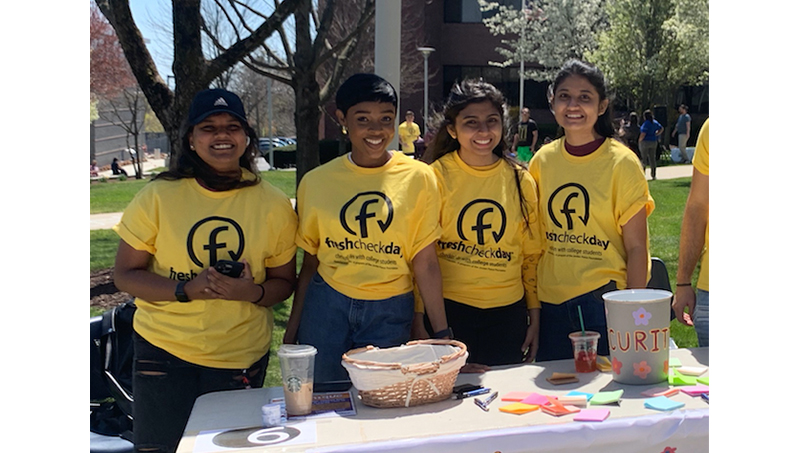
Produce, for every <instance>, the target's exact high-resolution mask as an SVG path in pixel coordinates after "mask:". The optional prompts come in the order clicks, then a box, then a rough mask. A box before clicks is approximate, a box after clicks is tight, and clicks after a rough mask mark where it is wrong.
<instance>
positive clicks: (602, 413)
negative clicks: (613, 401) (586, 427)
mask: <svg viewBox="0 0 800 453" xmlns="http://www.w3.org/2000/svg"><path fill="white" fill-rule="evenodd" d="M609 414H611V410H609V409H581V411H580V412H578V413H577V414H576V415H575V417H574V418H573V420H575V421H577V422H602V421H603V420H605V419H607V418H608V416H609Z"/></svg>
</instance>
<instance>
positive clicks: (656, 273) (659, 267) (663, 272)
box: [647, 257, 675, 321]
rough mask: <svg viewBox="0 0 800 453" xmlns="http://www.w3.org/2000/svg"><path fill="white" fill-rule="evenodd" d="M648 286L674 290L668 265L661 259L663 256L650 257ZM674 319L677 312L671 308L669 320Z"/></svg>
mask: <svg viewBox="0 0 800 453" xmlns="http://www.w3.org/2000/svg"><path fill="white" fill-rule="evenodd" d="M647 287H648V288H650V289H663V290H664V291H669V292H672V285H670V283H669V272H667V265H666V264H664V262H663V261H661V258H657V257H651V258H650V281H649V282H647ZM673 319H675V312H674V311H672V309H670V311H669V320H670V321H672V320H673Z"/></svg>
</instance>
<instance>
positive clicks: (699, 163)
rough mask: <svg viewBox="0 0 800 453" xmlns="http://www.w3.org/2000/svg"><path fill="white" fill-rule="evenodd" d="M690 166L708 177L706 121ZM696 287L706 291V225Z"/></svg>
mask: <svg viewBox="0 0 800 453" xmlns="http://www.w3.org/2000/svg"><path fill="white" fill-rule="evenodd" d="M692 165H694V168H696V169H697V171H699V172H700V173H702V174H704V175H708V120H706V122H705V123H703V127H701V128H700V134H699V135H698V136H697V147H696V148H695V150H694V157H693V158H692ZM697 287H698V288H699V289H702V290H705V291H708V287H709V285H708V223H706V246H705V251H704V252H703V258H702V260H701V261H700V274H699V275H698V276H697Z"/></svg>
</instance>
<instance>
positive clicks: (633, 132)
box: [622, 112, 644, 169]
mask: <svg viewBox="0 0 800 453" xmlns="http://www.w3.org/2000/svg"><path fill="white" fill-rule="evenodd" d="M622 138H623V140H624V141H625V144H626V145H628V148H630V149H631V151H633V152H634V153H635V154H636V157H638V158H639V162H640V163H641V164H642V169H644V158H643V157H642V153H641V152H640V151H639V115H637V114H636V112H631V113H630V115H628V120H627V121H626V122H625V125H624V126H623V128H622Z"/></svg>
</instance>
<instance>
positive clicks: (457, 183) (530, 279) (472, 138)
mask: <svg viewBox="0 0 800 453" xmlns="http://www.w3.org/2000/svg"><path fill="white" fill-rule="evenodd" d="M506 112H507V106H506V103H505V99H504V98H503V94H502V93H501V92H500V90H498V89H497V88H495V87H494V86H493V85H491V84H489V83H486V82H483V81H478V80H471V79H467V80H465V81H463V82H460V83H457V84H455V85H454V86H453V88H452V89H451V90H450V95H449V97H448V99H447V102H446V103H445V106H444V112H443V115H442V116H443V121H442V124H441V125H439V129H438V134H437V136H436V138H435V140H434V141H433V144H432V145H431V147H430V149H429V152H428V153H426V155H425V157H424V159H423V160H425V161H426V162H431V167H433V170H434V172H435V173H436V178H437V180H438V182H439V188H440V191H441V192H442V213H441V217H440V218H441V226H442V237H441V239H439V241H438V243H437V244H438V245H437V247H436V251H437V254H438V256H439V265H440V267H441V269H442V290H443V293H444V297H445V311H446V312H447V319H448V321H449V322H450V326H451V327H452V329H453V335H454V336H455V338H456V339H458V340H460V341H463V342H464V343H465V344H466V345H467V350H468V351H469V357H468V358H467V360H468V365H467V366H465V367H464V368H463V369H462V371H465V372H468V371H478V372H481V371H485V370H487V369H488V368H487V366H491V365H510V364H515V363H521V362H523V361H525V362H532V361H533V359H534V357H535V356H536V349H537V344H538V342H539V307H540V306H539V299H538V297H537V289H536V266H537V263H538V261H539V257H540V256H541V251H542V245H541V235H540V232H539V228H538V223H537V222H536V216H537V215H538V203H537V198H536V197H537V195H536V187H535V183H534V182H533V177H532V176H531V175H530V173H528V172H527V171H526V169H525V167H524V166H523V165H521V164H520V163H519V162H518V161H517V160H516V159H514V158H512V157H511V155H510V153H509V147H508V142H507V141H506V132H507V126H506V117H507V113H506ZM470 250H471V251H472V252H470ZM475 253H479V254H480V256H481V257H483V258H482V259H480V260H475V259H474V257H475ZM470 258H473V259H472V260H471V259H470ZM421 311H422V306H421V304H417V314H416V316H415V325H416V331H417V332H422V331H423V330H424V329H423V328H422V327H421V319H422V313H421ZM419 336H421V337H424V334H423V335H419Z"/></svg>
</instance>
